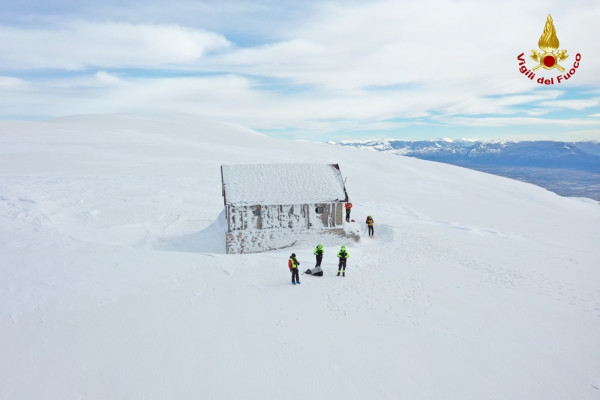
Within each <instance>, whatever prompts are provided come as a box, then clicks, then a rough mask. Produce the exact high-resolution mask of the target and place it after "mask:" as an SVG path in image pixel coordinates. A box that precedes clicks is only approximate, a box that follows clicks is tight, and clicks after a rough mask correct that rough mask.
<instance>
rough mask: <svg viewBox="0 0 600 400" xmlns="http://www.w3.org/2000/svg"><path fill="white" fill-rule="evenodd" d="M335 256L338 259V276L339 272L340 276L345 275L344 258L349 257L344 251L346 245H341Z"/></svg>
mask: <svg viewBox="0 0 600 400" xmlns="http://www.w3.org/2000/svg"><path fill="white" fill-rule="evenodd" d="M337 256H338V259H339V260H340V262H339V263H338V273H337V276H340V272H341V273H342V276H346V260H347V259H348V258H350V255H349V254H348V252H347V251H346V246H342V248H341V249H340V251H338V253H337Z"/></svg>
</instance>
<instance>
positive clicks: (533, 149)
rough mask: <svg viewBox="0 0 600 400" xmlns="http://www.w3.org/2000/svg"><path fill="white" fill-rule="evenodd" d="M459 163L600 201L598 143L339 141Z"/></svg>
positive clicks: (367, 147) (568, 194)
mask: <svg viewBox="0 0 600 400" xmlns="http://www.w3.org/2000/svg"><path fill="white" fill-rule="evenodd" d="M335 144H339V145H342V146H352V147H357V148H362V149H373V150H377V151H383V152H389V153H394V154H399V155H405V156H409V157H416V158H420V159H423V160H430V161H437V162H443V163H447V164H452V165H459V166H463V167H467V168H472V169H476V170H479V171H484V172H488V173H493V174H497V175H501V176H506V177H509V178H513V179H519V180H522V181H525V182H529V183H533V184H536V185H539V186H542V187H544V188H546V189H549V190H552V191H554V192H556V193H558V194H560V195H563V196H579V197H589V198H592V199H596V200H599V201H600V142H594V141H588V142H572V143H569V142H555V141H524V142H509V141H488V142H483V141H474V140H456V141H454V140H450V139H438V140H423V141H403V140H394V139H383V140H369V141H343V142H340V143H335Z"/></svg>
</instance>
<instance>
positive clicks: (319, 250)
mask: <svg viewBox="0 0 600 400" xmlns="http://www.w3.org/2000/svg"><path fill="white" fill-rule="evenodd" d="M314 254H315V256H316V257H317V263H316V264H315V268H316V267H320V266H321V261H323V254H325V250H323V245H322V244H320V243H319V244H318V245H317V247H316V248H315V251H314Z"/></svg>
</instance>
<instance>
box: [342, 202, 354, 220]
mask: <svg viewBox="0 0 600 400" xmlns="http://www.w3.org/2000/svg"><path fill="white" fill-rule="evenodd" d="M344 207H346V222H350V209H352V203H349V202H348V203H346V205H345V206H344Z"/></svg>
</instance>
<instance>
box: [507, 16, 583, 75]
mask: <svg viewBox="0 0 600 400" xmlns="http://www.w3.org/2000/svg"><path fill="white" fill-rule="evenodd" d="M538 46H539V48H540V50H541V51H539V50H531V54H530V55H529V58H531V59H532V60H533V61H535V62H536V63H537V65H536V66H534V67H533V68H532V69H528V68H527V65H526V64H525V53H521V54H519V55H518V56H517V60H518V61H519V72H520V73H522V74H523V75H524V76H525V77H527V78H529V79H531V80H532V81H533V80H534V79H535V81H536V82H537V83H539V84H540V85H554V84H559V83H563V82H565V81H567V80H569V79H570V78H571V77H572V76H573V75H575V72H577V68H579V62H580V61H581V54H579V53H577V54H576V55H575V62H573V64H572V66H571V68H570V69H569V70H568V71H566V68H569V66H567V67H566V68H565V67H563V66H562V65H561V64H560V63H561V62H562V61H565V60H566V59H567V58H568V57H569V56H568V55H567V50H559V49H558V48H559V46H560V43H559V41H558V36H556V29H555V28H554V22H553V21H552V16H551V15H548V18H547V19H546V25H545V26H544V33H542V36H540V40H539V41H538ZM540 68H543V70H548V71H552V70H555V69H556V70H558V71H559V74H558V75H555V76H550V77H547V76H539V77H538V78H537V79H536V72H538V70H539V69H540ZM543 70H542V71H540V72H543ZM565 71H566V72H565ZM538 73H539V72H538Z"/></svg>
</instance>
